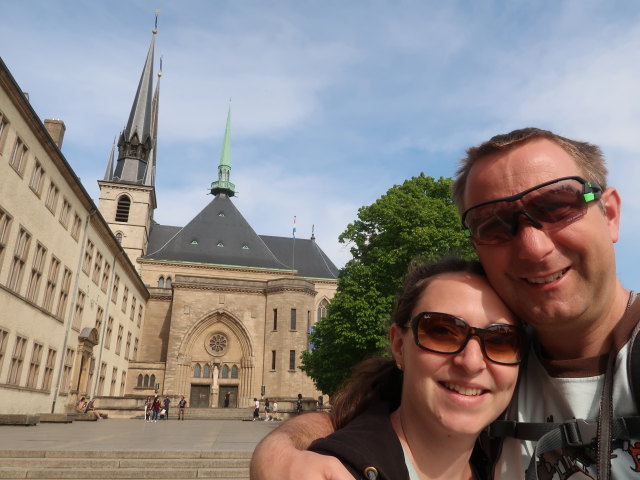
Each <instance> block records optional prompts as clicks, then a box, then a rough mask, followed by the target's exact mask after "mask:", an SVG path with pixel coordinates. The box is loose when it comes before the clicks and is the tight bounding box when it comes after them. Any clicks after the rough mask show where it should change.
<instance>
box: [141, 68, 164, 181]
mask: <svg viewBox="0 0 640 480" xmlns="http://www.w3.org/2000/svg"><path fill="white" fill-rule="evenodd" d="M160 78H162V57H160V71H159V72H158V82H157V83H156V91H155V93H154V94H153V101H152V103H151V139H152V141H153V146H152V147H151V155H149V157H150V161H149V163H148V164H147V171H146V173H145V177H144V185H147V186H148V187H155V185H156V155H157V153H158V148H157V139H158V113H159V111H160Z"/></svg>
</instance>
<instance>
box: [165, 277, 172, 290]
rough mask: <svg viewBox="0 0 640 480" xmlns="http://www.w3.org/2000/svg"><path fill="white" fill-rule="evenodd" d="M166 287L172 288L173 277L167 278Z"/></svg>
mask: <svg viewBox="0 0 640 480" xmlns="http://www.w3.org/2000/svg"><path fill="white" fill-rule="evenodd" d="M164 286H165V287H166V288H171V277H167V279H166V280H165V283H164Z"/></svg>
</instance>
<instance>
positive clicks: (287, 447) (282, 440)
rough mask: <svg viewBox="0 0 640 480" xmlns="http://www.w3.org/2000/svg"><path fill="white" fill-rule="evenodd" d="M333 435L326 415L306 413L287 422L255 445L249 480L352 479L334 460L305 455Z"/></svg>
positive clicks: (310, 454) (315, 455)
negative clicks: (311, 445)
mask: <svg viewBox="0 0 640 480" xmlns="http://www.w3.org/2000/svg"><path fill="white" fill-rule="evenodd" d="M331 433H333V425H332V424H331V419H330V417H329V415H327V414H324V413H306V414H304V415H300V416H298V417H295V418H292V419H291V420H287V421H286V422H285V423H283V424H282V425H280V426H279V427H278V428H276V429H275V430H274V431H273V432H271V433H270V434H269V435H267V436H266V437H265V438H263V439H262V441H261V442H260V443H259V444H258V445H257V446H256V449H255V450H254V452H253V457H252V458H251V470H250V479H251V480H353V476H352V475H351V474H350V473H349V472H348V471H347V469H346V468H344V466H343V465H342V463H340V461H339V460H338V459H337V458H335V457H329V456H326V455H320V454H318V453H313V452H308V451H306V450H304V449H306V448H307V447H308V446H309V445H310V444H311V442H313V441H314V440H315V439H317V438H320V437H325V436H327V435H329V434H331Z"/></svg>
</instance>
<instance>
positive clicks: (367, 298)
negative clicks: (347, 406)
mask: <svg viewBox="0 0 640 480" xmlns="http://www.w3.org/2000/svg"><path fill="white" fill-rule="evenodd" d="M451 183H452V180H451V179H448V178H440V179H438V180H435V179H434V178H432V177H427V176H425V175H424V174H420V175H419V176H417V177H413V178H411V179H410V180H407V181H405V182H404V183H403V184H402V185H395V186H393V187H392V188H391V189H389V191H387V193H386V194H385V195H383V196H382V197H380V198H379V199H378V200H376V202H375V203H373V204H371V205H368V206H364V207H362V208H360V210H359V211H358V218H357V220H355V221H354V222H353V223H351V224H349V225H348V226H347V229H346V230H345V231H344V232H343V233H342V235H340V238H339V240H340V242H342V243H350V244H351V245H352V246H351V254H352V256H353V259H352V260H350V261H349V262H348V263H347V264H346V265H345V267H344V268H343V269H342V270H341V271H340V275H339V276H338V289H337V292H336V295H335V297H334V298H333V301H332V303H331V305H329V308H328V311H327V316H326V317H325V318H324V319H322V320H320V321H319V322H318V323H316V325H315V327H314V331H313V332H312V333H311V335H310V342H311V343H312V344H313V345H314V349H313V350H309V351H306V352H303V354H302V366H301V369H302V370H304V371H306V372H307V374H308V375H309V376H310V377H311V378H312V379H313V380H314V382H315V384H316V386H317V388H318V389H319V390H321V391H322V392H324V393H327V394H332V393H334V392H335V391H337V390H338V389H339V388H340V386H341V384H342V383H343V382H344V380H345V379H346V378H347V377H348V376H349V375H350V373H351V369H352V368H353V366H355V365H356V364H357V363H358V362H360V361H361V360H363V359H365V358H367V357H370V356H373V355H379V354H385V353H386V351H387V350H388V349H387V347H388V330H387V324H388V321H389V318H390V315H391V311H392V308H393V301H394V297H395V295H396V293H397V292H398V290H399V289H400V286H401V284H402V279H403V277H404V275H405V273H406V271H407V267H408V265H409V264H410V262H411V261H412V260H413V259H416V258H422V259H428V260H435V259H438V258H440V257H442V256H444V255H447V254H456V255H460V256H463V257H465V258H471V257H473V256H474V255H475V254H474V252H473V249H472V247H471V245H470V243H469V241H468V240H467V239H466V238H465V237H464V234H463V233H462V229H461V227H460V217H459V216H458V212H457V210H456V208H455V205H454V203H453V200H452V198H451Z"/></svg>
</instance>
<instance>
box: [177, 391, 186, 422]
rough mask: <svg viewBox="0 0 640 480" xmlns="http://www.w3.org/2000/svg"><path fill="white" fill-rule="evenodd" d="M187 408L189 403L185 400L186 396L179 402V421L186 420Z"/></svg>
mask: <svg viewBox="0 0 640 480" xmlns="http://www.w3.org/2000/svg"><path fill="white" fill-rule="evenodd" d="M185 408H187V401H186V400H185V399H184V395H183V396H182V398H181V399H180V401H179V402H178V420H184V409H185Z"/></svg>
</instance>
